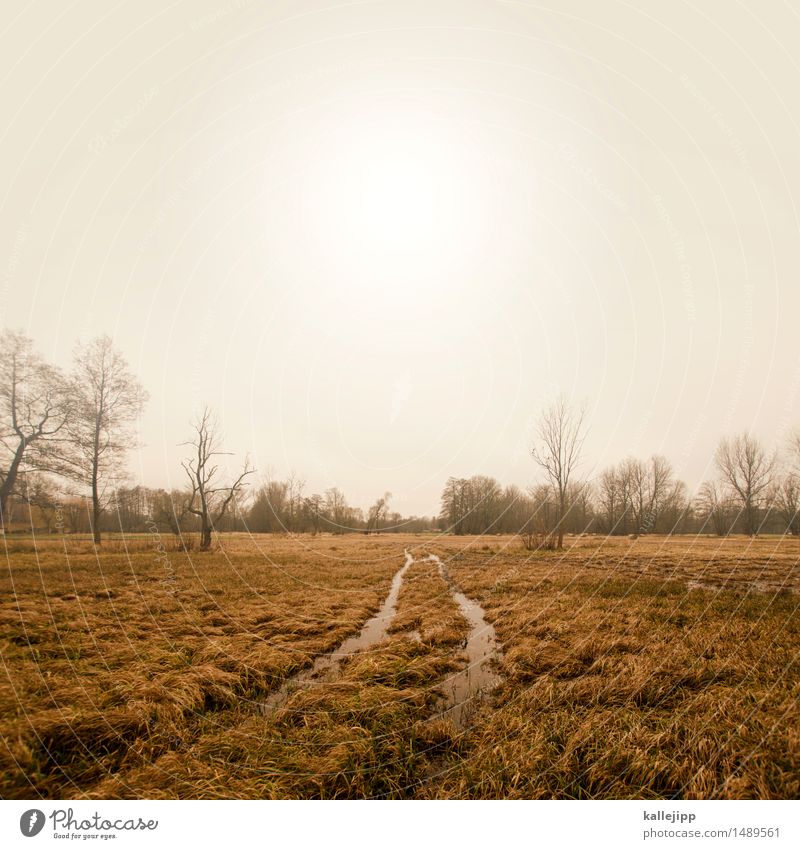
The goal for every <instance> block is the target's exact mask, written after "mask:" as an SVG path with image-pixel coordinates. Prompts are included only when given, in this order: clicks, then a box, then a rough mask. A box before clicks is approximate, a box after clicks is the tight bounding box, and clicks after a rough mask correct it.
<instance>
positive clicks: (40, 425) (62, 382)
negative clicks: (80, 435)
mask: <svg viewBox="0 0 800 849" xmlns="http://www.w3.org/2000/svg"><path fill="white" fill-rule="evenodd" d="M0 405H2V409H1V410H0V528H4V527H5V517H6V506H7V504H8V499H9V496H10V495H11V493H12V492H13V491H14V487H15V486H16V484H17V480H18V478H19V476H20V475H21V474H24V473H26V472H30V471H40V470H45V471H47V470H53V469H54V468H55V467H56V466H57V464H58V446H59V443H60V441H61V440H63V437H64V435H65V427H66V424H67V420H68V418H69V416H70V411H71V409H72V402H71V393H70V392H69V390H68V386H67V380H66V378H65V377H64V375H63V374H62V373H61V372H60V371H59V370H58V369H56V368H54V367H53V366H51V365H48V364H47V363H45V362H44V360H42V358H41V357H39V356H38V355H37V354H36V353H35V352H34V350H33V342H32V340H30V339H29V338H28V337H27V336H24V335H23V334H21V333H18V332H15V331H5V332H4V333H3V335H2V337H0Z"/></svg>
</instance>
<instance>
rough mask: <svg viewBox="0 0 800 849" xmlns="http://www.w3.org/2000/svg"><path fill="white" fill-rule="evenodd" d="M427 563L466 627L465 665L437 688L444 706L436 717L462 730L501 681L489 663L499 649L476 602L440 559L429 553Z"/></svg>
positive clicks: (497, 654) (493, 633)
mask: <svg viewBox="0 0 800 849" xmlns="http://www.w3.org/2000/svg"><path fill="white" fill-rule="evenodd" d="M428 560H430V561H432V562H434V563H436V564H437V566H438V567H439V574H440V575H441V576H442V579H443V580H444V582H445V583H446V584H447V586H448V588H449V590H450V592H451V594H452V596H453V599H454V600H455V602H456V604H457V605H458V608H459V610H460V611H461V615H462V616H463V617H464V618H465V619H466V620H467V622H469V625H470V631H469V634H468V636H467V641H466V644H465V646H464V652H465V654H466V655H467V665H466V666H465V667H464V668H463V669H461V670H459V671H458V672H456V673H455V674H454V675H451V676H450V677H449V678H447V679H445V681H444V682H443V684H442V685H441V689H442V690H443V691H444V693H445V706H444V709H443V710H442V712H441V713H440V714H439V716H445V717H448V718H449V719H451V720H452V722H453V724H454V725H455V726H456V727H457V728H464V727H465V726H466V725H468V724H469V719H470V717H471V716H472V715H473V714H474V713H475V711H476V710H477V708H478V705H479V703H480V699H481V697H482V696H483V695H484V694H485V693H488V692H489V691H491V690H493V689H494V688H495V687H496V686H497V685H498V684H499V683H500V681H501V678H500V676H499V675H498V674H497V673H496V672H494V670H493V669H492V661H493V660H496V659H499V657H500V646H499V643H498V642H497V635H496V633H495V630H494V626H493V625H491V624H490V623H488V622H487V621H486V618H485V613H484V610H483V608H482V607H481V606H480V605H479V604H478V602H477V601H474V600H473V599H471V598H468V597H467V596H466V595H464V593H463V592H461V590H460V589H459V588H458V586H457V585H456V583H455V582H454V581H453V579H452V578H451V577H450V575H449V573H448V572H447V569H446V567H445V565H444V563H443V562H442V560H441V558H439V557H437V556H436V555H435V554H430V555H428Z"/></svg>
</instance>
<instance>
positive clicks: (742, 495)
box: [441, 398, 800, 549]
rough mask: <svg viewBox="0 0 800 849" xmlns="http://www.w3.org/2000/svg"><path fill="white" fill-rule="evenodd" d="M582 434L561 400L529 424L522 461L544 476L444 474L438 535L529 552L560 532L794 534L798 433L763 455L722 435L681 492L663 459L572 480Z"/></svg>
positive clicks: (578, 414) (550, 543)
mask: <svg viewBox="0 0 800 849" xmlns="http://www.w3.org/2000/svg"><path fill="white" fill-rule="evenodd" d="M585 435H586V429H585V416H584V412H583V411H582V410H574V409H571V408H570V406H569V405H568V404H567V402H566V400H565V399H564V398H561V399H558V400H557V401H556V402H555V403H553V404H552V405H551V406H550V407H548V408H547V409H545V410H544V411H543V412H542V413H541V415H540V418H539V421H538V423H537V427H536V432H535V436H534V439H533V444H532V446H531V456H532V458H533V460H534V461H535V462H536V464H537V465H538V466H539V467H540V468H541V469H542V471H543V472H544V475H543V477H544V480H543V481H542V482H540V483H539V484H536V485H534V486H532V487H530V488H529V489H528V490H526V491H524V492H523V491H521V490H520V489H519V488H517V487H506V488H502V487H501V486H500V484H499V483H498V482H497V481H496V480H495V479H494V478H490V477H485V476H483V475H477V476H473V477H471V478H450V479H449V480H448V481H447V483H446V485H445V488H444V491H443V493H442V499H441V524H442V529H443V530H446V531H449V532H450V533H454V534H486V533H512V534H520V535H521V536H522V537H523V539H524V541H525V543H526V545H527V546H528V547H530V548H553V549H559V548H561V547H563V537H564V534H565V533H602V534H608V535H627V536H635V537H638V536H641V535H643V534H648V533H662V534H675V533H713V534H717V535H719V536H724V535H727V534H731V533H743V534H747V535H750V536H755V535H757V534H759V533H778V534H791V535H794V536H798V535H800V431H798V432H795V433H794V434H793V435H792V436H790V437H789V439H788V440H787V443H786V445H784V446H782V450H777V449H776V450H773V451H768V450H767V449H765V447H764V446H763V445H762V444H761V443H760V442H759V441H758V440H757V439H756V438H755V437H754V436H753V435H752V434H749V433H742V434H739V435H737V436H735V437H733V438H725V439H722V440H721V441H720V443H719V446H718V448H717V450H716V453H715V456H714V467H715V471H716V475H715V477H713V478H712V479H710V480H708V481H705V482H704V483H703V484H702V485H701V486H700V487H699V489H698V491H697V493H696V494H694V495H691V494H690V493H689V490H688V488H687V487H686V484H685V483H684V482H683V481H681V480H679V479H678V478H677V477H676V475H675V473H674V470H673V467H672V464H671V463H670V462H669V460H668V459H667V458H666V457H663V456H661V455H653V456H651V457H650V458H648V459H646V460H642V459H638V458H635V457H628V458H626V459H623V460H622V461H620V462H619V463H617V464H615V465H612V466H609V467H608V468H606V469H603V470H602V471H601V472H600V473H599V474H598V475H597V476H595V477H594V478H592V479H590V480H588V479H587V480H584V479H577V478H576V477H575V474H576V471H577V468H578V466H579V464H580V460H581V454H582V447H583V441H584V438H585Z"/></svg>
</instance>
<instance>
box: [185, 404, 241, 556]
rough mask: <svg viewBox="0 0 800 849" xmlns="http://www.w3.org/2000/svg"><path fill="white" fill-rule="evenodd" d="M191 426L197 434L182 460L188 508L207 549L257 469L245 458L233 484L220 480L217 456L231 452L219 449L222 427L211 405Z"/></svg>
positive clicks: (202, 544)
mask: <svg viewBox="0 0 800 849" xmlns="http://www.w3.org/2000/svg"><path fill="white" fill-rule="evenodd" d="M192 427H193V429H194V432H195V436H194V438H193V439H192V440H190V441H189V442H186V443H184V445H189V446H191V447H192V449H193V452H192V456H191V457H189V458H188V459H187V460H184V461H183V463H182V466H183V469H184V471H185V472H186V475H187V477H188V478H189V486H190V490H189V497H188V500H187V502H186V511H187V512H189V513H192V514H193V515H195V516H197V517H198V519H199V520H200V550H201V551H208V550H209V549H210V548H211V534H212V532H213V530H214V528H215V527H216V525H217V524H218V523H219V521H220V520H221V519H222V517H223V516H224V515H225V512H226V511H227V510H228V508H229V507H230V506H231V503H232V502H233V501H234V500H235V499H236V497H237V496H238V495H240V494H241V492H242V490H243V489H244V487H245V486H246V485H247V484H246V482H245V478H246V477H247V476H248V475H251V474H253V472H254V471H255V470H254V469H251V468H250V464H249V461H248V460H247V459H245V462H244V467H243V469H242V471H241V473H240V474H239V476H238V477H237V478H236V479H235V480H234V481H233V483H232V484H221V483H219V480H218V472H219V465H218V463H217V458H218V457H222V456H224V455H226V454H227V453H228V452H225V451H221V450H220V447H219V442H220V437H219V428H218V426H217V423H216V421H215V420H214V417H213V415H212V413H211V411H210V410H209V409H208V407H206V408H205V409H204V410H203V412H202V413H201V414H200V416H199V417H198V418H197V419H196V420H195V421H194V422H193V423H192Z"/></svg>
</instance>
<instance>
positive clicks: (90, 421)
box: [64, 336, 147, 544]
mask: <svg viewBox="0 0 800 849" xmlns="http://www.w3.org/2000/svg"><path fill="white" fill-rule="evenodd" d="M71 388H72V393H73V399H74V410H75V412H74V415H73V416H72V417H71V418H70V421H69V423H68V427H67V429H68V432H69V437H70V442H71V449H72V450H71V454H70V456H69V457H68V459H67V461H66V464H65V469H64V472H65V474H67V475H68V476H69V477H72V478H73V479H74V480H76V481H78V482H79V483H81V484H83V485H85V486H86V487H87V488H88V490H89V492H90V497H91V527H92V534H93V536H94V541H95V543H97V544H99V543H100V517H101V515H102V513H103V510H104V509H105V507H106V505H107V503H108V501H109V498H110V495H111V494H112V493H113V491H114V487H115V485H116V483H117V481H118V478H119V472H120V467H121V465H122V462H123V458H124V455H125V452H126V451H127V450H128V449H129V448H131V447H132V446H133V445H134V444H135V440H134V435H135V434H134V423H135V421H136V419H137V418H138V417H139V415H140V414H141V412H142V410H143V409H144V405H145V403H146V401H147V392H145V390H144V389H143V388H142V385H141V384H140V383H139V381H138V380H137V379H136V378H135V377H134V375H133V374H132V373H131V371H130V369H129V367H128V364H127V362H126V361H125V359H124V357H123V356H122V354H120V353H119V351H117V350H116V349H115V348H114V345H113V343H112V341H111V339H110V338H109V337H108V336H99V337H98V338H97V339H94V340H92V341H91V342H90V343H89V344H88V345H78V346H77V347H76V349H75V367H74V372H73V378H72V385H71Z"/></svg>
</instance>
